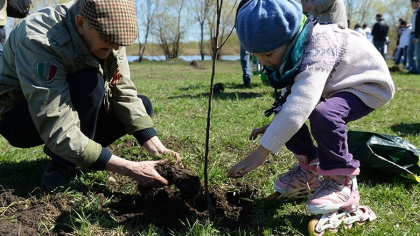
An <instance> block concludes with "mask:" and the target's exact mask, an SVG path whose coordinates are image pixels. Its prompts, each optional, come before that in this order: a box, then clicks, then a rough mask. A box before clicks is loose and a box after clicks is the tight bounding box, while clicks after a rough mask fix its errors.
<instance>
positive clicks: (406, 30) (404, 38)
mask: <svg viewBox="0 0 420 236" xmlns="http://www.w3.org/2000/svg"><path fill="white" fill-rule="evenodd" d="M400 26H401V28H400V29H399V31H400V34H401V35H400V38H399V41H398V48H397V51H396V52H395V56H394V63H395V64H394V66H392V67H391V69H390V71H393V72H397V71H401V69H405V67H406V65H407V58H408V46H409V45H410V32H411V26H410V25H409V24H408V23H407V21H405V20H402V21H401V23H400ZM401 62H402V65H403V68H401V67H400V63H401Z"/></svg>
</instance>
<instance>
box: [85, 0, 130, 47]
mask: <svg viewBox="0 0 420 236" xmlns="http://www.w3.org/2000/svg"><path fill="white" fill-rule="evenodd" d="M79 1H81V7H82V13H83V15H84V17H86V19H87V20H88V21H89V23H90V24H91V25H92V26H93V27H94V28H95V29H96V30H97V31H98V32H99V34H100V35H101V36H102V38H103V39H104V40H106V41H108V42H111V43H113V44H116V45H119V46H127V45H130V44H132V43H134V40H135V39H136V38H137V36H138V27H137V15H136V6H135V5H134V0H79Z"/></svg>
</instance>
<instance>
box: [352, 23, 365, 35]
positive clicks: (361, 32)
mask: <svg viewBox="0 0 420 236" xmlns="http://www.w3.org/2000/svg"><path fill="white" fill-rule="evenodd" d="M354 31H356V32H358V33H359V34H361V35H363V36H364V37H366V32H365V31H364V30H363V29H362V26H361V25H360V24H359V23H357V24H356V25H355V26H354Z"/></svg>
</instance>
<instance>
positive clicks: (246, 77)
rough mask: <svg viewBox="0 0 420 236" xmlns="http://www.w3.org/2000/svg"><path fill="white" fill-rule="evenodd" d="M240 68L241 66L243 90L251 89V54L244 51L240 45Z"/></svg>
mask: <svg viewBox="0 0 420 236" xmlns="http://www.w3.org/2000/svg"><path fill="white" fill-rule="evenodd" d="M240 57H241V59H240V60H241V66H242V81H243V85H242V86H243V87H244V88H251V64H250V59H251V54H250V53H249V52H247V51H246V50H245V48H244V47H242V45H241V51H240Z"/></svg>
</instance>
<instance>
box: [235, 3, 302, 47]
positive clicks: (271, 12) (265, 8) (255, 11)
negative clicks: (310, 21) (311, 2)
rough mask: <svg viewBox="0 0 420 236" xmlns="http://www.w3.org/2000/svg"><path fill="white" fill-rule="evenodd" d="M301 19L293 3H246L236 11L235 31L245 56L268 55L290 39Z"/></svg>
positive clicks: (300, 9)
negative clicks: (267, 53) (248, 53)
mask: <svg viewBox="0 0 420 236" xmlns="http://www.w3.org/2000/svg"><path fill="white" fill-rule="evenodd" d="M243 1H245V0H243ZM240 5H241V4H240ZM301 19H302V6H301V4H300V3H298V2H297V1H296V0H248V1H246V3H245V4H243V6H242V7H240V9H239V11H238V14H237V19H236V31H237V33H238V37H239V41H240V42H241V44H242V46H243V47H244V48H245V49H246V50H247V51H248V52H251V53H263V52H270V51H273V50H274V49H277V48H278V47H280V46H281V45H283V44H285V43H287V42H288V41H289V40H290V39H292V38H293V36H294V35H295V34H296V33H297V31H298V30H299V27H300V21H301Z"/></svg>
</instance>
